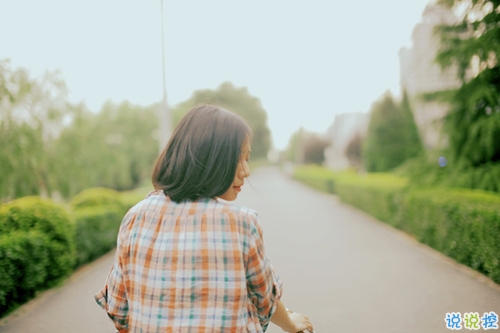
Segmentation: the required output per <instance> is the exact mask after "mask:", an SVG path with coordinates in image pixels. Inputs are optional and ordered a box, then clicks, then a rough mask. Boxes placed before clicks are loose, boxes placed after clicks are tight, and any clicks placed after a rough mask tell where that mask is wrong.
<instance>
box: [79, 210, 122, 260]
mask: <svg viewBox="0 0 500 333" xmlns="http://www.w3.org/2000/svg"><path fill="white" fill-rule="evenodd" d="M74 216H75V221H76V228H75V242H76V249H77V251H76V263H77V266H80V265H82V264H85V263H88V262H90V261H92V260H94V259H96V258H99V257H100V256H102V255H103V254H105V253H107V252H109V251H110V250H111V249H113V248H114V247H115V246H116V237H117V235H118V229H119V226H120V222H121V220H122V218H123V212H122V211H121V210H118V209H116V208H115V207H106V206H97V207H86V208H82V209H78V210H76V211H75V212H74Z"/></svg>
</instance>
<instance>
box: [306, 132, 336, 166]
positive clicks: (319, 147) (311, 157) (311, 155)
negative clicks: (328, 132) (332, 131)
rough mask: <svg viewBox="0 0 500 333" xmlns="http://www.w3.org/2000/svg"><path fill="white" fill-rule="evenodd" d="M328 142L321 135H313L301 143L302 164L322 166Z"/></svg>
mask: <svg viewBox="0 0 500 333" xmlns="http://www.w3.org/2000/svg"><path fill="white" fill-rule="evenodd" d="M329 145H330V142H329V141H328V140H327V139H326V138H324V137H323V136H322V135H319V134H313V135H310V136H309V137H307V138H306V139H305V140H304V143H303V149H304V163H308V164H309V163H310V164H317V165H322V164H323V162H324V161H325V148H326V147H328V146H329Z"/></svg>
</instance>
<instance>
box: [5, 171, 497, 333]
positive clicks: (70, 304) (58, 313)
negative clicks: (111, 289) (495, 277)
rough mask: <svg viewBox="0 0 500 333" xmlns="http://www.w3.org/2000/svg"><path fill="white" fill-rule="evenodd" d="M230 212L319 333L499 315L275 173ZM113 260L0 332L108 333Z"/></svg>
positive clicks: (371, 228) (455, 282)
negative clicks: (104, 297)
mask: <svg viewBox="0 0 500 333" xmlns="http://www.w3.org/2000/svg"><path fill="white" fill-rule="evenodd" d="M235 203H237V204H240V205H245V206H248V207H251V208H253V209H255V210H257V211H258V212H259V217H260V220H261V223H262V225H263V228H264V239H265V243H266V247H267V253H268V256H269V257H270V259H271V261H272V262H273V265H274V267H275V269H276V271H277V272H278V274H279V275H280V276H281V278H282V280H283V281H284V294H283V302H284V303H285V305H286V306H287V307H288V308H290V309H292V310H294V311H298V312H302V313H304V314H306V315H308V316H309V317H310V319H311V320H312V322H313V323H314V325H315V330H316V332H317V333H331V332H342V333H349V332H352V333H359V332H369V333H391V332H394V333H403V332H404V333H412V332H415V333H417V332H418V333H432V332H450V330H448V329H446V323H445V316H446V313H449V312H460V313H461V314H462V316H463V315H464V314H465V313H466V312H478V313H479V315H480V316H482V315H483V313H484V312H490V311H494V312H496V313H497V314H500V286H499V285H496V284H494V283H492V282H491V280H489V279H487V278H485V277H484V276H482V275H480V274H478V273H475V272H473V271H472V270H470V269H468V268H466V267H464V266H462V265H459V264H456V263H455V262H454V261H452V260H450V259H448V258H446V257H445V256H443V255H441V254H439V253H437V252H436V251H434V250H432V249H430V248H428V247H426V246H424V245H422V244H419V243H418V242H416V241H415V240H413V239H412V238H411V237H410V236H408V235H406V234H404V233H402V232H400V231H398V230H395V229H393V228H391V227H390V226H387V225H385V224H384V223H382V222H380V221H378V220H376V219H374V218H372V217H371V216H369V215H367V214H365V213H364V212H361V211H359V210H357V209H354V208H352V207H350V206H348V205H346V204H344V203H342V202H340V201H339V200H338V198H337V197H336V196H334V195H330V194H324V193H320V192H317V191H315V190H312V189H310V188H308V187H306V186H304V185H302V184H301V183H298V182H296V181H294V180H291V179H289V178H288V177H286V176H285V175H284V174H282V173H280V172H279V170H278V169H277V168H272V167H268V168H262V169H258V170H256V171H255V172H254V173H253V174H252V176H251V177H250V179H249V180H248V181H247V184H246V185H245V186H244V187H243V191H242V192H241V193H240V197H239V198H238V199H237V200H236V202H235ZM112 256H113V253H110V254H108V255H106V256H104V257H102V258H101V259H99V260H98V261H96V262H95V263H93V264H91V265H88V266H86V267H84V268H83V269H81V270H79V271H78V272H76V273H75V274H74V275H73V276H72V278H71V279H69V280H68V281H67V283H65V284H64V285H63V286H61V287H59V288H57V289H54V290H51V291H49V292H47V293H45V294H42V295H41V296H40V297H39V298H37V299H36V300H34V301H33V302H30V303H29V304H28V305H27V306H25V307H22V308H21V309H20V310H19V311H17V312H16V313H14V314H13V315H11V316H10V317H8V318H6V319H4V320H2V321H1V322H0V332H2V333H14V332H16V333H18V332H51V333H58V332H61V333H62V332H72V333H80V332H81V333H83V332H88V333H96V332H97V333H98V332H113V331H114V328H113V326H112V324H111V322H110V321H109V320H108V318H107V317H106V315H105V313H104V312H103V311H102V310H101V309H100V308H99V307H98V306H97V305H96V304H95V303H94V301H93V298H92V296H93V294H94V293H95V292H97V291H98V290H99V289H100V288H101V287H102V285H103V283H104V280H105V278H106V275H107V273H108V271H109V269H110V267H111V262H112ZM499 325H500V324H499ZM463 330H464V331H467V330H465V329H463ZM481 330H482V329H481ZM268 332H271V333H277V332H281V329H279V328H278V327H276V326H271V327H270V329H269V330H268ZM490 332H496V330H493V331H490ZM498 332H500V330H498Z"/></svg>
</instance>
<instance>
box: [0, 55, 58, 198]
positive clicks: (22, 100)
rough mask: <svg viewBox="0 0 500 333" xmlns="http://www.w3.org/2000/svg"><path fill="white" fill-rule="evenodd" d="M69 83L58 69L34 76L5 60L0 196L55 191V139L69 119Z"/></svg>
mask: <svg viewBox="0 0 500 333" xmlns="http://www.w3.org/2000/svg"><path fill="white" fill-rule="evenodd" d="M65 95H66V88H65V85H64V82H63V81H62V80H61V79H60V77H59V75H58V74H57V73H47V74H45V75H44V76H43V77H42V78H41V79H33V78H31V77H30V76H29V74H28V72H27V71H26V70H25V69H23V68H19V69H12V68H11V66H10V62H9V61H8V60H2V61H0V146H1V148H0V198H2V199H3V200H8V199H13V198H17V197H20V196H26V195H36V194H46V195H50V193H51V192H52V183H53V177H52V173H51V168H52V166H53V163H54V161H53V158H52V153H53V141H54V138H55V137H57V135H58V133H59V131H60V129H61V127H62V124H63V122H64V117H65V112H66V100H65Z"/></svg>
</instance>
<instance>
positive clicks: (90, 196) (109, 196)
mask: <svg viewBox="0 0 500 333" xmlns="http://www.w3.org/2000/svg"><path fill="white" fill-rule="evenodd" d="M70 205H71V207H72V208H73V209H74V210H76V209H81V208H86V207H96V206H114V207H116V208H118V209H121V210H125V209H126V208H125V207H124V205H123V203H122V201H121V200H120V192H118V191H116V190H113V189H110V188H104V187H94V188H89V189H86V190H83V191H82V192H80V193H78V194H77V195H75V196H74V197H73V198H72V199H71V202H70Z"/></svg>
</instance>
